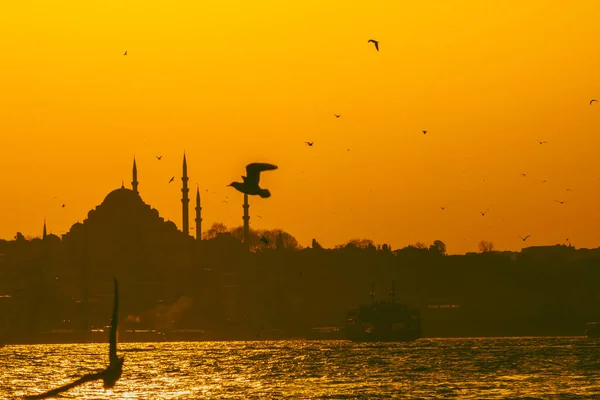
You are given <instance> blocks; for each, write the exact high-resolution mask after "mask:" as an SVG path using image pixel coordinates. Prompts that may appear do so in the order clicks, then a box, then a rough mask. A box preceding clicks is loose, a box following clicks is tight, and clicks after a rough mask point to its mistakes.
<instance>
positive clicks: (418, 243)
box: [413, 242, 427, 249]
mask: <svg viewBox="0 0 600 400" xmlns="http://www.w3.org/2000/svg"><path fill="white" fill-rule="evenodd" d="M413 246H414V247H415V248H416V249H426V248H427V245H426V244H425V243H423V242H417V243H415V244H414V245H413Z"/></svg>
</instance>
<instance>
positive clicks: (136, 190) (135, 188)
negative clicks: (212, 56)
mask: <svg viewBox="0 0 600 400" xmlns="http://www.w3.org/2000/svg"><path fill="white" fill-rule="evenodd" d="M131 188H132V189H133V191H134V192H135V194H139V192H138V180H137V166H136V165H135V157H133V181H131Z"/></svg>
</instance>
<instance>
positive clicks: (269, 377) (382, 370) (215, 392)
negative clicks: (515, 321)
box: [0, 338, 600, 399]
mask: <svg viewBox="0 0 600 400" xmlns="http://www.w3.org/2000/svg"><path fill="white" fill-rule="evenodd" d="M599 345H600V342H598V341H590V340H587V339H584V338H510V339H509V338H504V339H421V340H418V341H416V342H414V343H392V344H390V343H371V344H356V343H351V342H345V341H340V342H316V341H278V342H258V341H257V342H180V343H151V344H150V343H124V344H120V345H119V348H120V351H122V354H124V355H125V366H124V370H123V376H122V378H121V379H120V380H119V381H118V382H117V384H116V386H115V387H114V388H113V389H112V390H109V391H104V389H103V387H102V382H101V381H97V382H92V383H88V384H86V385H83V386H80V387H77V388H75V389H73V390H71V391H69V392H66V393H64V394H63V396H62V397H61V398H70V399H200V398H202V399H247V398H260V399H264V398H292V399H316V398H337V399H351V398H369V399H390V398H401V399H417V398H459V399H482V398H485V399H506V398H560V399H569V398H578V399H582V398H583V399H588V398H589V399H592V398H600V379H599V376H600V361H599V360H600V350H599V349H600V346H599ZM107 347H108V346H107V345H106V344H72V345H31V346H5V347H3V348H0V374H1V375H0V376H1V377H2V379H1V380H0V398H2V399H5V398H6V399H10V398H18V397H19V396H22V395H25V394H35V393H39V392H43V391H45V390H48V389H51V388H54V387H57V386H60V385H63V384H65V383H68V382H71V381H72V380H74V379H76V378H78V377H79V376H81V375H83V374H86V373H89V372H91V371H93V370H95V369H101V368H104V367H105V366H106V364H107V362H108V360H107V358H108V355H107Z"/></svg>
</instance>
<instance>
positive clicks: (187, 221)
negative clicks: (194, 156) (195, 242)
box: [181, 152, 190, 235]
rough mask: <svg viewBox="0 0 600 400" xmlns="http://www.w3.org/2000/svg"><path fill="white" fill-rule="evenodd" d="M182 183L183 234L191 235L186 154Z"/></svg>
mask: <svg viewBox="0 0 600 400" xmlns="http://www.w3.org/2000/svg"><path fill="white" fill-rule="evenodd" d="M181 181H182V182H183V187H182V188H181V193H182V195H183V196H182V198H181V207H182V212H181V214H182V217H183V224H182V226H183V233H185V234H186V235H189V234H190V226H189V224H190V218H189V204H190V199H189V197H188V193H189V191H190V189H188V185H187V184H188V176H187V161H186V160H185V152H184V153H183V176H182V177H181Z"/></svg>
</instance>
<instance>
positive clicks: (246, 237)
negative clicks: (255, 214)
mask: <svg viewBox="0 0 600 400" xmlns="http://www.w3.org/2000/svg"><path fill="white" fill-rule="evenodd" d="M243 207H244V218H242V219H243V220H244V244H246V246H248V245H249V244H250V243H249V240H250V215H249V214H248V209H249V208H250V205H249V204H248V195H247V194H246V193H244V206H243Z"/></svg>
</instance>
